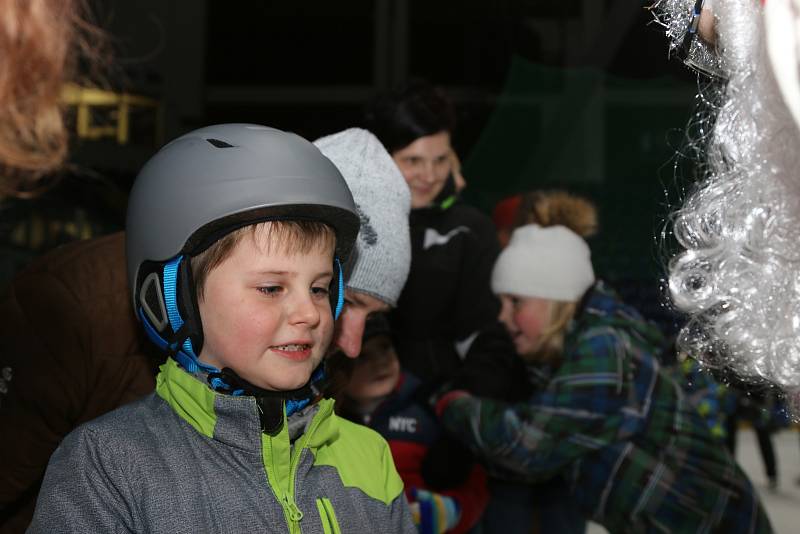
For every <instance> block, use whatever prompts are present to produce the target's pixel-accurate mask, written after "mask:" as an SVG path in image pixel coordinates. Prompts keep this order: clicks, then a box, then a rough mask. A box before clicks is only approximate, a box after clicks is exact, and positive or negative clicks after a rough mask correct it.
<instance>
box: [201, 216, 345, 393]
mask: <svg viewBox="0 0 800 534" xmlns="http://www.w3.org/2000/svg"><path fill="white" fill-rule="evenodd" d="M266 239H268V238H267V237H265V232H263V231H261V230H256V232H255V234H254V235H253V236H249V235H247V236H244V237H243V238H242V239H241V240H240V241H239V243H238V244H237V245H236V246H235V247H234V249H233V251H232V253H231V255H230V256H228V257H227V258H226V259H225V260H224V261H223V262H222V263H220V264H219V265H218V266H217V267H216V268H214V269H213V270H211V272H209V274H208V277H207V279H206V282H205V288H204V290H203V295H202V297H200V298H199V299H198V300H199V302H198V304H199V307H200V316H201V319H202V323H203V333H204V343H203V350H202V351H201V353H200V360H201V361H203V362H205V363H208V364H211V365H213V366H215V367H218V368H220V369H222V368H224V367H230V368H231V369H233V370H234V371H236V373H237V374H238V375H239V376H240V377H242V378H244V379H245V380H247V381H248V382H250V383H251V384H253V385H255V386H258V387H260V388H263V389H268V390H274V391H285V390H291V389H296V388H299V387H301V386H303V385H304V384H305V383H306V382H307V381H308V379H309V377H310V376H311V372H312V371H313V370H314V368H316V367H317V365H318V364H319V362H320V361H321V360H322V357H323V355H324V354H325V352H326V350H327V348H328V345H329V344H330V341H331V337H332V335H333V315H332V312H331V307H330V302H329V299H328V286H329V284H330V282H331V278H332V276H333V272H332V265H333V249H332V248H330V250H324V249H323V248H328V247H323V246H319V247H316V248H314V249H312V250H311V251H310V252H308V253H301V252H297V253H289V252H286V251H285V250H283V248H284V247H279V246H274V245H273V246H272V247H271V248H270V247H267V244H266V243H265V240H266Z"/></svg>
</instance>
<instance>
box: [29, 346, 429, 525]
mask: <svg viewBox="0 0 800 534" xmlns="http://www.w3.org/2000/svg"><path fill="white" fill-rule="evenodd" d="M55 531H58V532H165V533H166V532H169V533H179V532H186V533H189V532H191V533H195V532H302V533H306V534H311V533H319V534H329V533H330V534H333V533H340V532H348V533H349V532H387V533H388V532H407V533H412V532H414V533H415V532H416V528H415V527H414V524H413V522H412V518H411V514H410V511H409V508H408V504H407V502H406V500H405V497H404V495H403V483H402V481H401V480H400V477H399V476H398V474H397V471H396V470H395V467H394V463H393V461H392V456H391V452H390V450H389V447H388V445H387V444H386V442H385V441H384V439H383V438H381V437H380V436H379V435H378V434H377V433H375V432H373V431H372V430H370V429H368V428H366V427H363V426H359V425H356V424H353V423H351V422H349V421H346V420H344V419H341V418H339V417H338V416H337V415H335V414H334V413H333V401H331V400H328V399H326V400H323V401H321V402H320V403H318V404H317V405H316V407H315V413H314V414H313V416H312V417H310V418H309V422H308V423H307V424H306V426H305V431H304V432H303V434H302V435H300V436H299V437H298V438H297V439H296V440H294V442H291V441H290V438H289V431H288V424H284V425H283V428H282V430H281V431H280V432H279V433H278V434H277V435H275V436H270V435H267V434H264V433H262V432H261V430H260V423H259V417H258V407H257V405H256V401H255V399H254V398H253V397H233V396H229V395H223V394H219V393H216V392H214V391H212V390H211V389H210V388H209V387H207V386H206V385H205V384H204V383H203V382H201V381H200V380H199V379H197V378H196V377H194V376H192V375H190V374H188V373H186V372H185V371H183V370H182V369H181V368H180V367H178V365H177V364H176V363H175V362H174V361H172V360H169V361H168V362H167V363H166V364H164V365H163V366H162V368H161V372H160V374H159V376H158V380H157V387H156V391H155V392H154V393H152V394H150V395H148V396H146V397H144V398H143V399H141V400H139V401H137V402H134V403H132V404H129V405H127V406H124V407H122V408H119V409H117V410H115V411H113V412H111V413H109V414H107V415H105V416H102V417H100V418H99V419H96V420H94V421H92V422H90V423H87V424H85V425H82V426H80V427H78V428H77V429H76V430H75V431H73V432H72V433H71V434H70V435H69V436H67V438H66V439H65V440H64V442H63V443H62V444H61V446H60V447H59V448H58V450H57V451H56V452H55V454H54V455H53V457H52V458H51V460H50V464H49V465H48V468H47V473H46V475H45V480H44V484H43V486H42V491H41V493H40V495H39V500H38V502H37V506H36V513H35V515H34V521H33V523H32V525H31V527H30V529H29V532H55Z"/></svg>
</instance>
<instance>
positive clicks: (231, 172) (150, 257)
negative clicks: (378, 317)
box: [125, 124, 359, 305]
mask: <svg viewBox="0 0 800 534" xmlns="http://www.w3.org/2000/svg"><path fill="white" fill-rule="evenodd" d="M269 219H313V220H319V221H322V222H325V223H327V224H329V225H330V226H332V227H333V228H334V229H335V231H336V255H337V257H338V258H339V260H340V261H341V262H342V264H344V263H345V262H346V260H347V257H348V256H349V254H350V250H351V248H352V246H353V243H354V242H355V238H356V236H357V234H358V228H359V220H358V216H357V215H356V209H355V204H354V202H353V197H352V195H351V194H350V190H349V189H348V187H347V184H346V183H345V181H344V178H342V175H341V174H340V173H339V170H338V169H337V168H336V167H335V166H334V165H333V163H331V162H330V160H328V158H326V157H325V156H323V155H322V153H321V152H320V151H319V150H318V149H317V148H316V147H315V146H314V145H313V144H312V143H310V142H309V141H307V140H305V139H303V138H302V137H300V136H298V135H295V134H291V133H287V132H283V131H280V130H276V129H273V128H269V127H266V126H259V125H254V124H221V125H216V126H208V127H206V128H201V129H199V130H195V131H193V132H190V133H188V134H186V135H183V136H181V137H179V138H177V139H175V140H174V141H172V142H170V143H169V144H167V145H166V146H164V147H163V148H162V149H161V150H160V151H158V153H156V155H155V156H153V157H152V158H151V159H150V160H149V161H148V162H147V163H146V164H145V166H144V167H143V168H142V170H141V171H140V172H139V174H138V176H137V177H136V181H135V182H134V184H133V188H132V190H131V194H130V198H129V201H128V213H127V221H126V223H125V228H126V233H127V240H126V247H127V263H128V280H129V284H130V289H131V296H132V298H133V301H134V305H135V303H136V301H137V298H136V290H137V287H136V285H137V279H138V278H139V269H140V267H141V265H142V263H143V262H145V261H155V262H163V261H166V260H169V259H170V258H172V257H174V256H175V255H177V254H187V255H195V254H197V253H199V252H201V251H202V250H204V249H205V248H207V247H208V246H209V245H211V243H213V242H214V241H215V240H216V239H214V235H215V234H216V238H219V237H221V236H222V235H223V234H224V233H227V232H229V231H230V230H232V229H234V228H237V227H241V226H245V225H247V224H251V223H254V222H259V221H264V220H269Z"/></svg>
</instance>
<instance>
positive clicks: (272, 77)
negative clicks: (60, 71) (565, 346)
mask: <svg viewBox="0 0 800 534" xmlns="http://www.w3.org/2000/svg"><path fill="white" fill-rule="evenodd" d="M94 6H95V12H96V15H97V18H98V21H99V22H100V24H101V25H102V26H104V27H105V28H106V29H107V30H108V31H109V33H110V34H111V36H112V39H113V45H114V49H115V53H116V62H115V65H114V67H113V68H112V69H110V70H109V72H108V73H107V85H108V86H110V87H111V88H113V89H116V90H126V91H130V92H133V93H137V94H142V95H148V96H152V97H154V98H156V99H158V100H159V101H160V102H161V103H162V117H161V119H160V121H161V122H160V123H159V124H161V125H162V126H163V129H162V131H161V132H160V133H161V136H162V138H163V139H171V138H173V137H175V136H176V135H179V134H180V133H182V132H184V131H187V130H190V129H192V128H195V127H198V126H201V125H205V124H210V123H217V122H233V121H243V122H256V123H263V124H268V125H271V126H275V127H278V128H282V129H286V130H292V131H295V132H297V133H299V134H301V135H303V136H305V137H308V138H312V139H313V138H315V137H317V136H320V135H323V134H327V133H331V132H334V131H337V130H340V129H343V128H346V127H349V126H353V125H357V124H359V122H360V120H361V113H362V108H363V105H364V103H365V102H366V101H367V100H368V99H369V98H371V97H372V96H373V95H374V94H376V93H377V92H379V91H381V90H383V89H386V88H388V87H391V86H393V85H394V84H396V83H398V82H402V81H404V80H407V79H408V78H409V77H413V76H417V77H423V78H427V79H428V80H430V81H432V82H434V83H436V84H438V85H441V86H443V87H444V88H445V89H446V90H447V91H448V92H449V93H450V94H451V96H452V97H453V99H454V101H455V103H456V106H457V111H458V120H459V125H458V130H457V132H456V135H455V139H454V144H455V146H456V149H457V151H458V152H459V154H460V155H461V158H462V160H463V161H464V173H465V176H466V178H467V180H468V183H469V186H468V188H467V190H466V191H465V198H466V200H467V201H469V202H470V203H473V204H474V205H476V206H478V207H480V208H481V209H484V210H487V211H489V210H490V209H491V207H492V206H493V205H494V203H495V202H496V201H497V200H499V199H500V198H502V197H504V196H506V195H509V194H512V193H516V192H519V191H524V190H528V189H532V188H537V187H566V188H569V189H572V190H574V191H577V192H580V193H583V194H585V195H587V196H589V197H590V198H592V199H593V200H594V201H595V202H597V204H598V206H599V209H600V218H601V225H602V226H601V232H600V234H599V235H598V236H597V237H596V238H594V240H593V241H592V247H593V253H594V258H595V263H596V265H597V269H598V271H599V273H600V274H601V275H603V276H605V277H607V278H610V279H612V280H615V281H618V282H620V285H622V286H624V287H623V290H624V288H625V287H631V288H634V289H633V290H631V291H632V293H633V294H634V296H635V295H636V294H637V292H642V294H643V295H644V296H643V297H642V300H645V301H648V302H650V303H651V304H652V303H654V302H655V301H656V300H657V299H655V298H652V297H653V296H654V295H657V293H658V285H659V282H658V279H659V277H660V274H661V271H662V267H661V259H660V258H659V248H658V246H657V236H658V233H659V231H660V228H661V226H662V225H663V221H664V217H665V216H666V214H667V213H668V211H669V206H668V204H669V203H671V202H674V201H675V199H676V198H677V195H679V191H678V188H677V185H676V183H675V179H674V164H675V158H674V154H675V152H676V150H677V149H678V148H680V146H681V143H682V139H683V133H682V132H683V128H684V126H685V124H686V123H687V121H688V119H689V116H690V114H691V110H692V105H693V95H694V93H695V89H696V84H697V80H696V79H695V78H694V77H693V76H692V75H691V74H690V73H688V72H687V71H686V70H685V69H684V68H683V66H682V65H680V64H679V62H677V61H675V60H669V58H668V57H667V43H666V40H665V38H664V36H663V32H662V31H661V28H660V27H659V26H658V25H657V24H655V23H654V22H653V20H652V19H653V18H652V15H651V14H650V13H649V12H648V11H647V10H646V9H645V7H644V6H643V5H642V4H641V3H637V2H630V1H626V0H559V1H557V2H542V1H534V0H494V1H488V0H484V1H478V0H436V1H429V0H424V1H423V0H348V1H346V2H330V1H320V0H306V1H303V2H286V1H270V0H225V1H222V0H137V1H136V2H130V1H129V0H95V1H94ZM156 124H157V121H156V119H155V118H154V117H153V116H152V113H149V114H148V113H147V112H140V113H138V114H134V115H133V116H132V119H131V129H132V130H131V136H132V137H131V143H129V144H128V145H125V146H120V145H117V144H116V143H115V142H113V140H96V141H86V140H76V141H75V143H74V148H73V156H72V161H73V164H74V166H73V168H72V172H71V176H70V177H69V179H68V180H66V181H65V182H64V184H63V185H62V186H61V187H60V191H59V192H58V194H56V195H55V196H56V197H57V198H58V199H59V200H58V202H59V203H61V204H66V205H67V206H68V207H75V206H78V207H79V208H80V211H81V212H82V213H83V214H84V216H85V217H86V218H87V220H91V221H93V223H92V224H93V226H91V232H93V233H100V232H105V231H110V230H113V229H116V228H120V227H121V226H122V224H123V221H124V205H125V197H126V194H127V190H128V188H129V187H130V183H131V181H132V179H133V177H134V176H135V172H136V170H137V169H138V167H139V166H140V165H141V164H142V162H144V161H145V160H146V159H147V158H148V157H149V156H150V155H151V154H152V153H153V152H154V151H155V150H156V149H157V147H158V145H159V143H160V139H159V137H158V136H157V135H156V134H155V133H154V132H155V125H156ZM681 174H686V173H685V172H683V171H682V172H681ZM43 202H46V200H44V201H43ZM65 213H67V214H69V213H74V210H72V211H70V209H66V211H65ZM26 216H28V217H29V216H30V213H27V214H26V213H23V214H21V215H20V217H21V218H24V217H26ZM66 216H71V215H66ZM40 248H41V247H40ZM637 298H638V297H637ZM652 305H653V306H655V308H653V310H652V313H654V314H658V313H660V312H659V310H658V309H656V308H657V307H658V305H657V304H652Z"/></svg>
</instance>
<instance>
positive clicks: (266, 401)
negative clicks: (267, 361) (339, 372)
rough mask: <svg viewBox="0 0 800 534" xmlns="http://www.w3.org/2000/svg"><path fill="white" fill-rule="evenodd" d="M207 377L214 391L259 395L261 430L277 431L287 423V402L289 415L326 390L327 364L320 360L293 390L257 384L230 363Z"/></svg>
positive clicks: (272, 432) (256, 396)
mask: <svg viewBox="0 0 800 534" xmlns="http://www.w3.org/2000/svg"><path fill="white" fill-rule="evenodd" d="M206 380H208V384H209V385H210V386H211V389H213V390H214V391H219V392H221V393H228V394H230V395H235V396H242V395H247V396H250V397H255V399H256V403H257V404H258V412H259V419H260V421H261V431H262V432H264V433H265V434H269V435H275V434H277V433H278V432H280V430H281V428H282V427H283V407H284V404H285V405H286V416H287V417H289V416H290V415H292V414H293V413H296V412H298V411H300V410H302V409H303V408H305V407H306V406H308V405H309V404H310V403H311V401H312V400H313V399H314V398H315V397H317V396H319V395H320V394H321V393H322V389H323V386H324V384H325V364H324V363H320V365H318V366H317V368H316V369H315V370H314V372H313V373H311V378H310V379H309V380H308V382H306V383H305V385H303V386H301V387H299V388H297V389H292V390H289V391H272V390H268V389H263V388H260V387H258V386H255V385H253V384H251V383H250V382H248V381H247V380H245V379H244V378H242V377H240V376H239V375H238V374H237V373H236V371H234V370H233V369H231V368H230V367H225V368H224V369H222V370H221V371H217V372H210V373H208V375H207V377H206Z"/></svg>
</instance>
